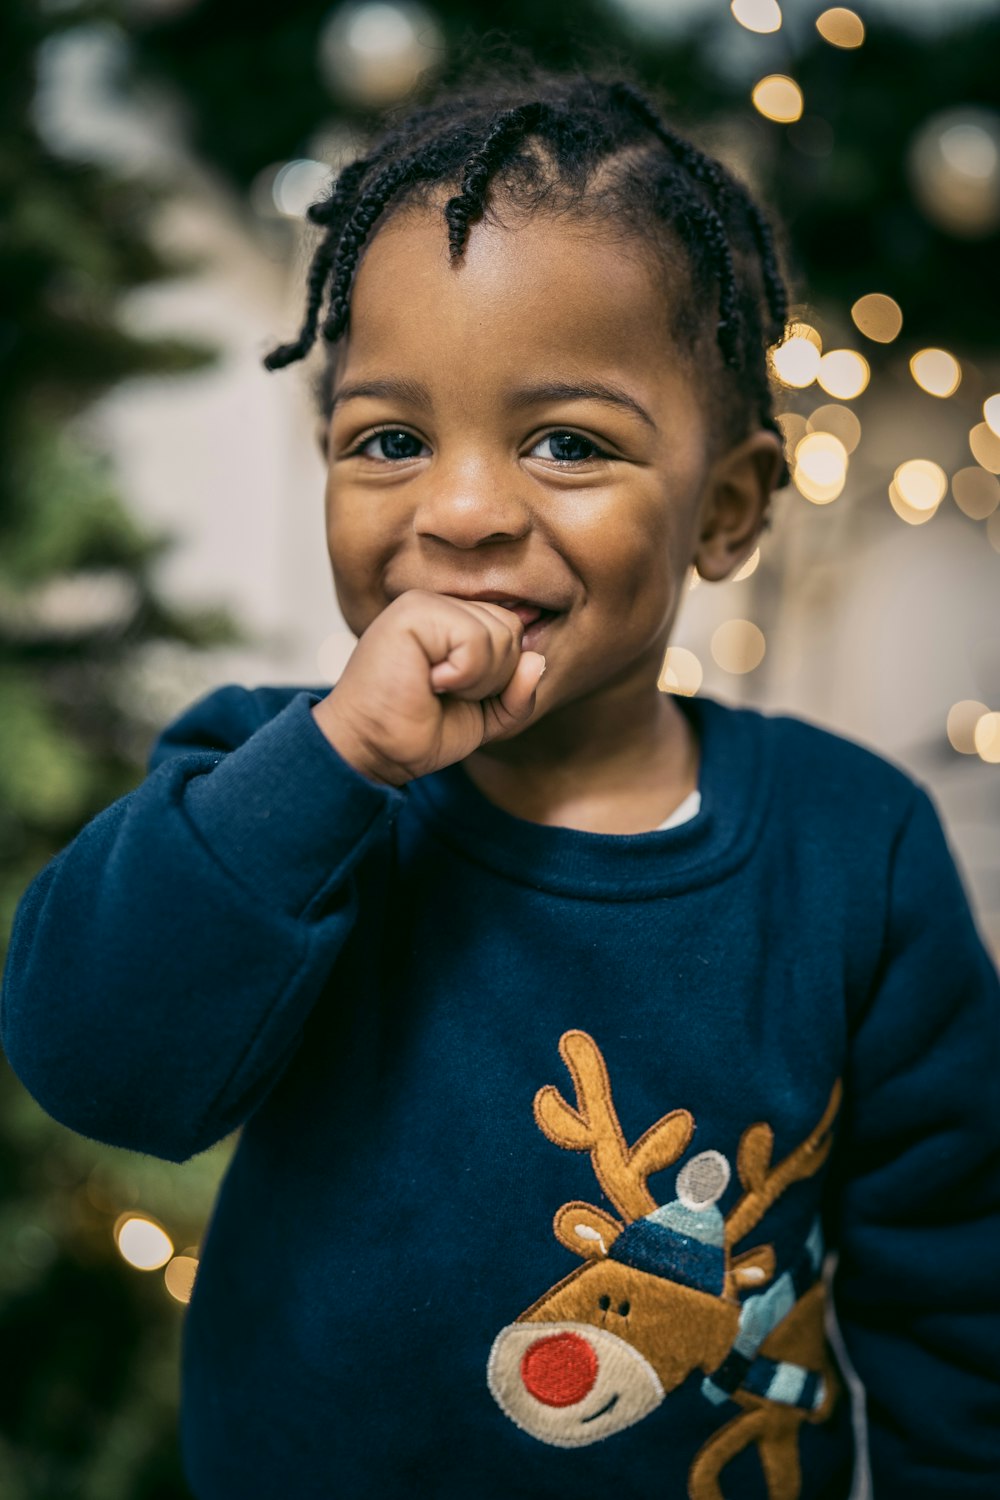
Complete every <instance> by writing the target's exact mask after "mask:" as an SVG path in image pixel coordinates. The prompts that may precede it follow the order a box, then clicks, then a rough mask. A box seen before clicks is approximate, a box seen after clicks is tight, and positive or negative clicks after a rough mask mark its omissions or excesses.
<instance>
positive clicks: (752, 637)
mask: <svg viewBox="0 0 1000 1500" xmlns="http://www.w3.org/2000/svg"><path fill="white" fill-rule="evenodd" d="M730 10H731V12H732V15H733V17H734V19H735V20H736V21H738V22H739V24H740V25H741V26H743V27H745V28H746V29H747V30H748V31H754V32H758V33H762V34H766V33H770V32H774V31H777V30H779V29H780V27H781V25H782V14H781V8H780V5H779V4H778V3H777V0H732V4H731V6H730ZM815 24H816V29H817V31H818V32H819V34H820V36H821V37H822V38H823V39H824V41H826V42H828V43H829V44H830V45H831V46H834V47H841V48H846V49H852V48H857V47H860V46H861V45H862V44H863V43H864V40H865V27H864V22H863V21H862V20H861V17H860V16H858V15H857V14H856V13H855V12H854V11H852V10H848V9H846V8H845V7H842V6H837V7H834V8H832V9H830V10H825V11H824V12H823V13H822V14H821V15H820V16H818V17H817V19H816V23H815ZM750 97H751V102H752V104H753V106H754V108H755V109H756V110H757V111H758V113H759V114H761V115H762V116H763V117H764V118H765V119H768V120H771V121H773V122H775V123H776V124H779V125H791V124H794V123H796V122H797V121H799V120H801V119H802V116H803V111H804V108H805V101H804V97H803V92H802V89H801V88H800V86H799V84H798V83H797V82H796V81H795V79H794V78H791V77H789V76H788V75H786V74H778V73H769V74H767V75H766V76H765V77H763V78H760V79H759V80H758V81H757V82H756V83H755V84H754V86H753V88H752V90H751V95H750ZM983 114H984V112H980V111H968V112H966V113H965V115H962V113H961V112H956V111H952V112H949V113H948V115H947V117H945V118H944V119H942V120H941V121H940V122H939V137H938V139H939V143H940V142H941V141H943V145H944V147H945V150H944V152H943V154H944V157H945V165H946V166H947V167H948V168H950V171H951V176H952V178H955V177H958V178H961V176H962V174H963V172H964V173H965V175H966V176H967V177H969V178H970V179H979V180H980V182H982V183H984V185H985V180H986V179H987V178H988V177H989V175H990V171H994V172H996V171H997V170H998V168H1000V150H998V151H997V152H996V157H995V158H994V157H993V156H991V148H993V147H994V146H995V140H994V134H993V126H992V121H990V120H989V119H984V118H983ZM949 135H950V136H951V137H952V139H951V140H950V141H949V139H948V137H949ZM930 139H931V136H930V135H928V134H927V133H926V132H924V133H922V138H921V139H920V140H918V142H917V148H916V150H915V158H916V160H917V163H918V165H919V164H920V158H921V153H923V156H924V166H925V167H926V158H927V152H928V141H929V140H930ZM925 175H926V173H925ZM946 180H947V179H946V178H944V179H936V180H935V183H934V186H935V187H937V188H939V189H941V192H942V194H943V198H942V200H941V201H939V200H938V199H934V200H933V201H934V205H935V208H936V210H937V212H938V214H939V215H941V214H943V215H945V216H946V217H947V215H949V214H955V213H958V214H964V219H963V220H962V222H961V224H954V223H953V224H952V225H951V226H950V227H953V228H955V229H958V228H962V229H964V230H965V231H966V232H968V230H969V228H970V216H971V219H972V225H973V227H974V228H975V229H977V230H978V229H980V228H982V229H986V228H989V227H991V226H992V219H991V217H990V214H991V213H992V206H991V205H990V204H989V203H987V204H986V207H985V209H984V208H983V206H982V204H981V201H977V199H976V198H975V197H972V196H969V195H968V194H966V195H965V196H964V197H963V195H962V193H961V192H955V191H954V189H952V194H951V197H949V195H948V190H947V187H946ZM918 181H919V177H918ZM925 187H926V184H925ZM981 198H982V195H980V200H981ZM959 205H961V206H960V207H959ZM850 315H851V321H852V323H853V324H854V327H855V329H856V330H857V331H858V332H859V333H860V334H861V335H862V337H863V338H865V339H868V340H870V341H871V342H872V343H874V344H881V345H887V344H891V343H893V342H894V340H896V339H897V338H898V337H899V335H900V333H901V332H902V329H903V321H904V315H903V309H902V308H901V307H900V305H899V303H898V302H896V300H895V299H894V298H893V297H891V296H889V295H888V294H886V293H884V292H875V291H873V292H868V293H866V294H865V295H863V296H861V297H859V298H858V299H857V300H856V301H855V302H854V304H853V306H852V307H851V311H850ZM769 360H770V366H771V373H772V377H773V379H774V382H775V384H776V385H777V387H778V388H779V389H783V390H784V391H785V392H786V393H789V394H793V393H794V394H796V395H798V394H802V395H805V394H806V393H808V392H809V391H810V390H812V389H816V388H818V390H819V391H821V392H822V393H823V395H824V396H826V397H832V398H833V399H832V400H829V401H821V402H820V404H819V405H817V406H816V407H815V408H814V409H813V410H812V411H809V412H800V411H796V410H788V411H786V412H784V413H783V414H782V415H781V416H780V417H779V422H780V425H781V428H782V432H783V434H784V439H785V448H786V453H787V455H788V460H789V469H790V472H791V483H792V486H793V487H794V489H795V490H796V491H797V492H798V494H799V495H800V496H801V497H802V498H803V499H805V500H806V501H808V502H809V503H811V504H812V505H816V506H825V505H830V504H832V503H833V502H834V501H835V500H837V499H838V498H839V497H840V495H842V493H843V492H844V489H845V486H846V485H847V480H848V471H849V467H850V462H851V455H852V454H853V453H854V452H855V450H856V449H857V447H858V445H859V444H860V442H861V422H860V420H859V418H858V416H857V414H856V413H855V412H854V411H853V410H852V409H851V407H850V405H848V404H846V403H849V402H852V401H854V400H856V399H857V398H858V397H859V396H861V395H862V393H863V392H864V391H865V390H867V388H868V386H869V384H870V382H871V378H872V370H871V365H870V363H869V361H868V359H866V357H865V355H864V354H863V353H862V352H861V350H860V349H856V348H850V347H834V348H830V349H825V348H824V339H823V335H822V333H821V331H820V329H819V328H817V327H816V326H814V323H812V322H807V321H805V319H804V318H801V319H794V320H792V321H790V322H789V323H788V325H787V326H786V329H785V334H784V337H783V339H782V340H781V341H780V343H778V344H776V345H775V346H774V347H773V348H772V349H771V350H770V354H769ZM908 363H909V374H910V376H911V377H912V379H913V381H914V383H915V384H916V386H917V387H919V389H920V390H922V391H924V392H925V393H926V394H927V395H930V396H933V397H936V398H937V399H939V400H941V401H948V400H950V399H951V398H953V397H955V395H956V393H957V392H958V391H959V389H960V388H961V387H962V386H963V378H964V374H965V372H964V371H963V369H962V365H961V363H960V361H959V360H958V358H957V357H956V356H955V355H954V354H952V353H951V352H950V351H949V350H947V349H940V348H922V349H918V350H916V351H915V352H914V353H913V354H912V355H911V356H910V358H909V362H908ZM978 378H979V379H981V377H978ZM978 395H979V398H980V399H979V400H978V403H977V405H978V410H977V411H976V418H977V420H975V421H973V423H972V425H971V426H970V427H969V430H968V449H969V457H970V460H971V461H970V462H968V463H966V464H963V465H961V466H960V467H959V468H958V469H956V470H955V471H954V472H953V473H951V475H950V476H949V474H948V473H947V472H946V470H945V468H944V467H943V465H942V464H940V463H938V462H937V461H936V460H935V459H934V458H930V457H927V456H924V455H921V454H914V455H913V456H912V457H907V458H903V459H902V460H901V461H900V462H899V463H898V464H897V466H896V468H895V470H894V472H893V473H892V475H891V476H888V475H887V476H886V482H885V494H886V497H887V500H888V502H889V504H890V505H891V507H892V509H893V511H894V512H895V514H896V515H897V516H898V517H899V519H900V520H901V521H903V522H905V523H906V524H907V525H909V526H923V525H925V524H926V523H927V522H928V521H930V520H932V519H933V517H934V516H935V514H936V513H937V511H938V509H939V508H940V506H941V505H942V503H943V502H944V501H945V499H946V497H947V495H948V492H949V489H950V492H951V496H952V499H953V501H954V503H955V505H956V506H957V507H958V509H959V510H960V511H961V512H962V513H963V514H964V515H965V516H967V517H968V518H969V519H970V520H972V521H975V522H977V523H983V527H984V532H985V536H986V539H987V540H988V542H989V543H990V545H991V546H992V547H993V548H994V549H995V550H996V551H997V552H1000V479H998V477H997V476H998V475H1000V392H992V393H989V394H985V393H984V392H983V391H979V393H978ZM759 561H760V549H759V548H758V549H755V551H754V552H753V554H752V555H751V557H750V558H749V559H748V560H747V562H746V563H745V564H744V565H743V567H742V568H741V569H740V571H739V572H738V573H736V574H735V575H734V577H733V580H732V581H733V582H738V581H740V580H741V579H744V578H747V577H749V576H750V575H751V574H752V573H753V572H754V571H755V569H756V567H757V565H758V563H759ZM697 583H698V578H697V575H696V574H692V576H691V578H690V585H689V586H690V587H692V588H693V587H696V586H697ZM709 650H710V652H711V655H712V658H713V660H714V662H715V664H716V665H717V666H718V667H719V668H720V669H721V670H722V671H724V672H727V673H731V674H745V673H748V672H752V671H753V670H754V669H755V668H756V667H758V666H759V665H760V663H761V662H762V661H763V659H764V655H765V651H766V641H765V638H764V634H763V632H762V631H761V629H760V627H759V626H758V625H756V624H755V623H754V622H753V621H752V620H749V619H742V618H734V619H730V620H726V621H724V622H723V623H722V624H721V625H719V626H718V627H717V628H716V629H715V631H714V632H713V634H712V636H711V638H710V642H709ZM703 675H704V674H703V668H702V664H701V662H700V660H699V659H698V657H697V655H696V654H695V652H693V651H691V650H689V649H687V648H686V647H675V646H671V647H670V648H669V650H668V651H667V654H666V658H665V661H664V666H663V671H662V673H661V676H660V684H659V685H660V687H661V689H662V690H664V691H670V692H678V693H684V694H694V693H696V692H697V691H698V689H699V688H700V686H701V683H702V680H703ZM945 730H946V733H947V737H948V741H949V743H950V744H951V746H952V748H953V749H954V750H955V751H957V752H958V753H959V754H963V755H976V756H978V757H979V758H980V760H982V761H985V762H987V763H989V764H994V765H996V764H1000V712H997V711H996V710H995V709H991V708H990V706H989V705H988V704H986V703H981V702H979V701H978V700H973V699H963V700H961V701H960V702H958V703H955V704H953V705H952V707H951V708H950V709H949V711H948V714H947V718H946V724H945Z"/></svg>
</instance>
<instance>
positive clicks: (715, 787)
mask: <svg viewBox="0 0 1000 1500" xmlns="http://www.w3.org/2000/svg"><path fill="white" fill-rule="evenodd" d="M676 702H677V705H678V707H679V708H680V709H681V710H682V712H683V713H684V714H685V715H686V716H687V718H688V721H689V723H690V724H691V727H692V730H693V731H694V733H695V735H696V736H697V738H698V743H699V771H698V790H699V792H700V793H701V807H700V809H699V811H698V812H697V813H696V814H695V816H694V817H693V818H690V819H688V820H686V821H685V822H683V823H677V824H674V825H673V826H672V827H668V828H663V829H661V828H655V829H651V830H649V831H648V832H645V833H588V832H584V831H583V830H581V829H577V828H561V827H554V826H551V825H549V824H543V823H532V822H530V821H528V820H527V819H524V818H519V817H516V816H515V815H514V814H513V813H509V812H506V811H505V810H504V809H503V808H501V807H498V806H497V805H496V804H495V803H493V802H491V801H490V800H489V798H488V797H486V795H485V794H484V793H483V792H481V791H480V790H479V788H478V787H477V786H476V785H475V783H474V782H473V781H472V780H471V779H470V778H469V776H468V775H467V773H466V772H465V770H464V769H463V767H462V765H461V762H457V763H456V764H454V765H451V766H446V767H444V768H443V769H442V770H440V771H435V772H433V773H432V774H431V775H429V776H423V777H420V778H418V779H417V780H415V781H411V782H410V783H409V784H408V786H407V788H406V791H407V800H408V801H409V802H410V804H411V805H412V807H413V809H414V811H415V812H416V813H417V814H418V816H419V817H420V818H421V819H422V820H423V821H424V822H425V823H426V824H427V825H428V826H430V827H431V828H432V829H433V831H434V833H435V835H436V836H437V837H438V838H439V839H440V840H441V842H442V843H444V844H446V845H447V846H448V847H449V848H451V849H452V850H453V851H454V852H456V853H458V854H460V855H461V856H463V857H464V858H466V859H468V860H470V861H471V862H472V863H474V864H477V865H480V866H484V867H485V868H487V869H491V870H493V871H495V872H496V873H497V874H500V875H502V876H505V877H506V878H507V879H509V880H513V881H515V882H517V883H519V884H522V885H527V886H531V887H532V888H534V889H536V890H548V891H552V892H554V893H556V894H560V895H570V896H581V897H584V898H591V899H601V900H619V901H631V900H635V899H642V898H643V897H649V896H658V895H670V894H672V893H674V892H677V891H680V890H684V889H691V888H693V887H697V886H701V885H705V884H709V883H711V882H712V881H715V880H718V879H721V878H722V877H723V876H725V875H727V874H729V873H730V872H731V871H732V870H733V869H735V868H736V867H737V866H738V865H739V864H741V863H742V862H743V860H744V859H745V858H746V857H747V856H748V854H749V853H750V852H751V850H752V849H753V847H754V844H755V842H756V838H757V833H758V830H759V827H760V824H761V821H762V819H763V816H764V811H765V807H766V803H767V800H768V797H769V793H770V784H771V775H770V760H769V757H768V756H767V755H766V753H765V749H766V737H765V733H764V725H765V716H764V715H763V714H762V713H760V712H759V711H758V710H756V709H751V708H742V707H741V708H737V707H734V706H731V705H729V704H723V703H720V702H719V701H718V700H717V699H714V698H706V697H700V696H698V697H683V696H681V695H680V694H678V695H677V697H676ZM668 822H669V819H668Z"/></svg>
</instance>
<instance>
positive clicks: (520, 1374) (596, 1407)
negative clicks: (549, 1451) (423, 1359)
mask: <svg viewBox="0 0 1000 1500" xmlns="http://www.w3.org/2000/svg"><path fill="white" fill-rule="evenodd" d="M486 1378H487V1380H488V1382H489V1387H490V1391H491V1392H492V1394H493V1399H494V1400H495V1401H496V1403H497V1405H498V1406H499V1407H500V1409H501V1410H502V1411H503V1412H505V1413H506V1415H507V1416H508V1417H510V1419H511V1421H512V1422H516V1423H517V1425H518V1427H520V1428H521V1429H522V1430H523V1431H524V1432H530V1433H531V1436H532V1437H536V1438H539V1439H540V1440H541V1442H543V1443H552V1444H553V1446H554V1447H557V1448H582V1447H585V1446H586V1445H587V1444H588V1443H596V1442H598V1441H599V1440H600V1439H601V1438H606V1437H608V1436H610V1434H611V1433H613V1432H621V1430H622V1429H623V1428H624V1427H630V1426H631V1425H632V1423H633V1422H638V1421H641V1419H642V1418H643V1417H645V1416H647V1415H648V1414H649V1412H651V1411H652V1410H653V1409H654V1407H657V1406H659V1404H660V1402H661V1401H662V1400H663V1395H664V1392H663V1385H662V1383H661V1381H660V1377H659V1376H658V1375H657V1373H656V1371H655V1370H654V1369H653V1367H652V1365H651V1364H650V1363H649V1362H648V1360H646V1359H645V1358H644V1357H643V1356H642V1355H641V1354H640V1353H639V1351H638V1349H634V1348H632V1347H631V1345H629V1344H627V1343H626V1342H625V1340H624V1339H621V1338H619V1337H618V1336H617V1334H614V1333H611V1332H609V1331H608V1329H606V1328H598V1327H597V1326H596V1325H595V1324H592V1323H576V1322H555V1321H553V1322H549V1323H547V1322H541V1321H540V1322H537V1323H536V1322H524V1323H510V1324H508V1326H507V1327H506V1328H504V1329H502V1330H501V1332H500V1333H498V1334H497V1337H496V1339H495V1340H494V1343H493V1348H492V1349H491V1350H490V1358H489V1363H488V1365H487V1370H486Z"/></svg>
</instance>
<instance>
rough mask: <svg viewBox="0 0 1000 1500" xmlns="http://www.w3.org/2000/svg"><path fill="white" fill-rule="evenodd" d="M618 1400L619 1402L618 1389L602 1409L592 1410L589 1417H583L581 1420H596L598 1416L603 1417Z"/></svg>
mask: <svg viewBox="0 0 1000 1500" xmlns="http://www.w3.org/2000/svg"><path fill="white" fill-rule="evenodd" d="M617 1402H618V1392H617V1391H616V1392H615V1394H614V1395H613V1396H612V1397H611V1400H610V1401H606V1402H605V1404H604V1405H603V1406H602V1407H601V1409H600V1411H592V1412H591V1413H590V1416H589V1417H581V1418H580V1421H581V1422H596V1421H597V1419H598V1417H603V1416H604V1414H605V1412H609V1411H610V1410H611V1408H612V1407H613V1406H615V1405H617Z"/></svg>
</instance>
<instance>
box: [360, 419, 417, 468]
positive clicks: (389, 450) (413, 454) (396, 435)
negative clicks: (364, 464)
mask: <svg viewBox="0 0 1000 1500" xmlns="http://www.w3.org/2000/svg"><path fill="white" fill-rule="evenodd" d="M376 443H377V444H378V448H377V449H376V451H375V452H370V451H369V450H370V449H371V447H372V445H373V444H376ZM423 446H424V445H423V443H422V442H421V441H420V439H419V438H418V437H414V436H413V433H412V432H403V431H402V429H398V428H395V427H386V428H383V430H382V431H381V432H376V433H373V434H372V436H371V437H370V438H366V439H365V441H364V442H363V443H361V444H360V445H359V447H357V448H355V449H354V452H355V453H361V454H363V455H364V456H365V458H373V459H374V460H375V461H376V463H378V462H379V461H380V460H381V461H391V460H393V459H395V460H397V461H398V460H399V459H404V458H419V457H420V450H421V448H422V447H423Z"/></svg>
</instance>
